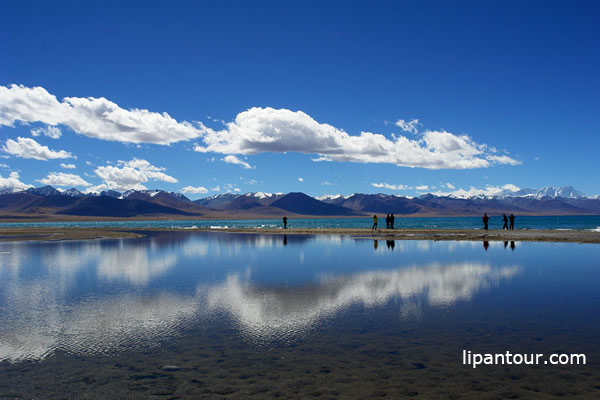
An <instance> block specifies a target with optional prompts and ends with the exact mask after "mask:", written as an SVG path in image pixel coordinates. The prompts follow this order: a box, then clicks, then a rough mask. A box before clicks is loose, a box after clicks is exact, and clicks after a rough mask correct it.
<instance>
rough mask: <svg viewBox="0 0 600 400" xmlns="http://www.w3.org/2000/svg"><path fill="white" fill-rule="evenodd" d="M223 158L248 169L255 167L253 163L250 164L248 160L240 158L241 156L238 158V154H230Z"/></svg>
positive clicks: (227, 161)
mask: <svg viewBox="0 0 600 400" xmlns="http://www.w3.org/2000/svg"><path fill="white" fill-rule="evenodd" d="M222 160H223V161H225V162H226V163H228V164H237V165H241V166H242V167H244V168H246V169H252V168H254V167H253V166H252V165H250V164H248V163H247V162H246V161H244V160H240V159H239V158H237V157H236V156H233V155H228V156H226V157H225V158H223V159H222Z"/></svg>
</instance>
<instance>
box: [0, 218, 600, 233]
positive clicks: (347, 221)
mask: <svg viewBox="0 0 600 400" xmlns="http://www.w3.org/2000/svg"><path fill="white" fill-rule="evenodd" d="M379 217H385V216H384V215H379ZM372 223H373V220H372V219H371V218H311V219H290V220H289V222H288V226H289V227H290V228H292V229H293V228H349V229H352V228H370V227H371V225H372ZM382 223H383V221H380V224H379V225H380V226H381V225H382ZM394 225H395V227H396V228H398V229H400V228H427V229H480V228H481V227H482V222H481V217H440V218H433V217H428V218H400V217H397V218H396V219H395V223H394ZM502 225H503V222H502V216H493V215H492V216H491V218H490V229H501V228H502ZM7 227H84V228H85V227H87V228H94V227H95V228H112V227H120V228H190V229H191V228H215V229H218V228H281V227H282V224H281V220H279V219H253V220H252V219H251V220H165V221H135V220H129V221H92V222H90V221H80V222H4V223H0V228H7ZM515 228H516V229H587V230H594V231H600V215H566V216H533V217H528V216H517V219H516V224H515Z"/></svg>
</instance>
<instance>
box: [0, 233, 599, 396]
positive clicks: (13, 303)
mask: <svg viewBox="0 0 600 400" xmlns="http://www.w3.org/2000/svg"><path fill="white" fill-rule="evenodd" d="M598 260H600V246H598V245H593V244H571V243H522V242H517V243H514V242H512V243H509V242H506V243H503V242H490V243H487V242H486V243H484V242H471V241H447V242H434V241H385V240H379V241H374V240H369V239H360V238H353V237H349V236H337V235H330V236H326V235H322V236H299V235H288V236H284V235H255V234H233V233H219V232H216V233H215V232H193V231H191V232H152V233H149V234H148V236H147V237H144V238H139V239H122V240H91V241H65V242H4V243H0V399H8V398H11V399H12V398H39V399H45V398H82V399H88V398H90V399H92V398H144V399H154V398H157V399H175V398H181V399H187V398H252V397H254V398H312V397H319V398H376V397H388V398H406V397H408V398H410V397H415V398H433V399H438V398H450V399H460V398H464V399H470V398H490V399H492V398H493V399H496V398H523V399H537V398H540V399H541V398H554V397H556V398H559V397H563V398H598V397H599V396H600V369H599V368H598V367H599V362H598V360H599V356H600V354H599V353H600V351H599V350H598V337H600V335H599V334H600V291H599V290H598V288H599V287H600V272H599V271H598V268H599V267H600V262H599V261H598ZM507 351H508V352H510V353H512V354H527V355H528V354H534V353H535V354H543V356H542V357H541V358H540V360H541V361H540V362H539V363H538V364H537V365H531V364H528V365H525V364H524V363H521V364H519V365H516V364H510V365H509V364H507V363H505V364H503V365H490V364H483V363H481V364H479V365H477V366H476V368H474V367H473V363H465V360H464V357H465V354H470V355H471V356H474V355H475V354H505V353H506V352H507ZM466 352H470V353H466ZM552 354H556V355H557V357H556V360H558V359H559V358H558V355H571V354H577V355H584V357H585V361H586V362H585V364H583V363H581V362H580V361H581V360H582V359H581V358H577V359H576V360H577V361H579V362H580V363H579V364H577V363H566V364H556V365H553V364H551V363H548V364H544V361H549V360H550V357H551V355H552ZM561 360H562V359H561ZM573 360H575V359H573ZM570 361H571V359H570Z"/></svg>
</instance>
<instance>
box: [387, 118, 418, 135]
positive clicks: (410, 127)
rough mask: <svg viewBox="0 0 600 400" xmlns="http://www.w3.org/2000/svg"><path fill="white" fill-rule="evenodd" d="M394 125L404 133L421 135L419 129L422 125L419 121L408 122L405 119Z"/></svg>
mask: <svg viewBox="0 0 600 400" xmlns="http://www.w3.org/2000/svg"><path fill="white" fill-rule="evenodd" d="M394 125H396V126H397V127H399V128H400V129H402V130H403V131H404V132H410V133H412V134H413V135H416V134H417V133H419V129H418V128H417V127H418V126H419V125H421V124H419V120H418V119H413V120H412V121H408V122H407V121H405V120H403V119H399V120H398V121H396V123H395V124H394Z"/></svg>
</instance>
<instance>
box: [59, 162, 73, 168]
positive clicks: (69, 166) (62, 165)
mask: <svg viewBox="0 0 600 400" xmlns="http://www.w3.org/2000/svg"><path fill="white" fill-rule="evenodd" d="M60 166H61V168H64V169H75V164H65V163H60Z"/></svg>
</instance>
